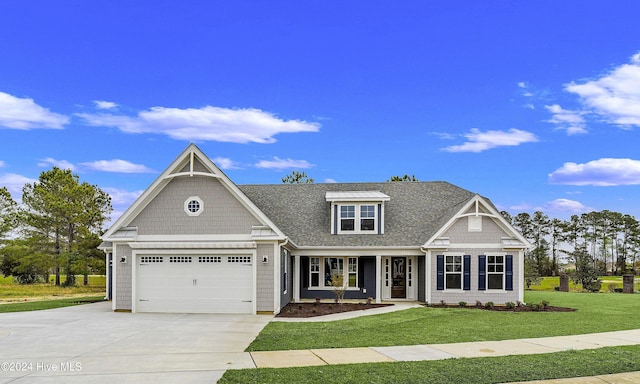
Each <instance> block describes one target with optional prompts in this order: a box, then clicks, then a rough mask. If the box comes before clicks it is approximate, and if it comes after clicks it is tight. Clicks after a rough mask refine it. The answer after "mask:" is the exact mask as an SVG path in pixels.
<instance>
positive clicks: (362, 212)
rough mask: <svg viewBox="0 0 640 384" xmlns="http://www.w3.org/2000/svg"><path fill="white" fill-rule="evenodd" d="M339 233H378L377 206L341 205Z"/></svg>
mask: <svg viewBox="0 0 640 384" xmlns="http://www.w3.org/2000/svg"><path fill="white" fill-rule="evenodd" d="M339 212H340V214H339V215H340V217H339V220H340V223H339V225H338V229H339V230H338V233H376V232H377V231H376V228H377V221H378V214H377V210H376V205H375V204H358V205H356V204H349V205H340V206H339Z"/></svg>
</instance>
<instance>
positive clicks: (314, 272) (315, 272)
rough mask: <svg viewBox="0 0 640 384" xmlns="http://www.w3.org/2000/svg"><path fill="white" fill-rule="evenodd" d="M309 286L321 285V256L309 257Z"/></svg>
mask: <svg viewBox="0 0 640 384" xmlns="http://www.w3.org/2000/svg"><path fill="white" fill-rule="evenodd" d="M309 286H310V287H319V286H320V258H319V257H311V258H309Z"/></svg>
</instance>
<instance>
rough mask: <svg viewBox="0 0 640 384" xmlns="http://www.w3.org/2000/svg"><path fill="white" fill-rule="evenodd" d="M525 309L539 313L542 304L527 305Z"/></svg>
mask: <svg viewBox="0 0 640 384" xmlns="http://www.w3.org/2000/svg"><path fill="white" fill-rule="evenodd" d="M527 307H529V308H531V310H532V311H534V312H540V311H542V309H543V307H542V304H540V303H528V304H527Z"/></svg>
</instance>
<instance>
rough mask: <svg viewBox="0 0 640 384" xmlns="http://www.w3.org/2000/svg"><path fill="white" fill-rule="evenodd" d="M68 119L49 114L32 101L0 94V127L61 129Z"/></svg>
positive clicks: (56, 114)
mask: <svg viewBox="0 0 640 384" xmlns="http://www.w3.org/2000/svg"><path fill="white" fill-rule="evenodd" d="M68 123H69V118H68V117H67V116H64V115H60V114H58V113H53V112H50V111H49V110H48V109H46V108H43V107H41V106H39V105H38V104H36V103H35V102H34V101H33V99H28V98H24V99H21V98H19V97H15V96H12V95H10V94H8V93H4V92H0V127H4V128H10V129H22V130H29V129H35V128H54V129H62V128H63V126H64V125H65V124H68Z"/></svg>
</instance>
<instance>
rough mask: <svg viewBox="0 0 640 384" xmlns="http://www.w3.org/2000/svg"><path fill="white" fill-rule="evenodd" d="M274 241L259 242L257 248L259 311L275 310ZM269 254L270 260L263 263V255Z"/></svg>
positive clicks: (257, 308)
mask: <svg viewBox="0 0 640 384" xmlns="http://www.w3.org/2000/svg"><path fill="white" fill-rule="evenodd" d="M273 248H274V244H273V243H262V244H258V249H257V253H256V254H257V260H256V263H257V276H256V297H257V301H258V302H257V303H256V310H257V311H258V312H273V311H275V308H273V298H274V297H275V296H274V292H273V266H274V265H275V258H274V254H273ZM265 255H266V256H268V257H269V262H268V263H263V262H262V256H265Z"/></svg>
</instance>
